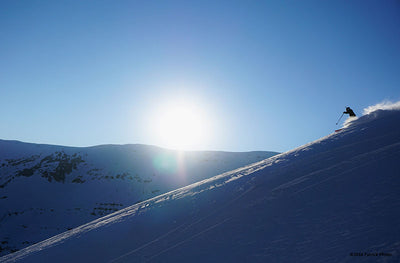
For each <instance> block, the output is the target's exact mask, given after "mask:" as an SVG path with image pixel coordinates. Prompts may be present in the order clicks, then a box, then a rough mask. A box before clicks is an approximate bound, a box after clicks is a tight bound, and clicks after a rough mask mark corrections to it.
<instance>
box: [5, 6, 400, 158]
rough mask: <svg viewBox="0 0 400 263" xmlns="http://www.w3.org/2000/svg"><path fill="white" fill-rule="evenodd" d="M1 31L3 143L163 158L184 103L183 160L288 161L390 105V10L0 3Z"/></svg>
mask: <svg viewBox="0 0 400 263" xmlns="http://www.w3.org/2000/svg"><path fill="white" fill-rule="evenodd" d="M0 32H1V34H0V91H1V96H0V112H1V114H0V138H1V139H15V140H22V141H27V142H36V143H49V144H61V145H71V146H89V145H97V144H109V143H115V144H126V143H143V144H153V145H160V146H166V145H165V142H162V141H160V138H158V137H157V136H156V135H155V134H154V132H153V130H154V129H155V125H153V122H154V121H155V118H156V117H154V116H155V115H154V112H155V110H154V109H157V108H159V107H160V105H164V104H168V103H170V104H171V103H172V104H173V103H174V101H182V100H185V101H188V103H190V104H195V105H196V107H197V108H199V109H201V111H203V112H204V114H205V115H204V116H207V117H206V121H205V123H204V125H203V129H204V130H206V131H207V132H208V137H207V139H205V140H203V141H201V142H199V144H197V145H196V147H193V149H199V150H225V151H251V150H273V151H286V150H290V149H292V148H294V147H296V146H300V145H302V144H305V143H307V142H310V141H313V140H315V139H318V138H320V137H322V136H325V135H327V134H329V133H331V132H332V131H333V130H335V129H336V128H337V126H336V125H335V123H336V121H337V119H338V118H339V116H340V114H341V113H342V111H343V110H344V107H345V106H347V105H349V106H351V107H352V108H353V109H354V110H355V112H356V114H361V113H362V110H363V108H365V107H367V106H369V105H372V104H375V103H378V102H381V101H383V100H392V101H397V100H399V99H400V93H399V90H400V89H399V83H400V48H399V47H400V4H399V2H398V1H364V0H363V1H1V2H0ZM177 98H178V99H177Z"/></svg>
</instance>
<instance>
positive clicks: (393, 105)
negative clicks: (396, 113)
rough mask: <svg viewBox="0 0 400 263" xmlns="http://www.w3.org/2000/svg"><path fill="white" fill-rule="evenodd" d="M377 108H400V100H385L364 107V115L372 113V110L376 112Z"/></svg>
mask: <svg viewBox="0 0 400 263" xmlns="http://www.w3.org/2000/svg"><path fill="white" fill-rule="evenodd" d="M376 110H400V101H398V102H391V101H383V102H381V103H378V104H375V105H372V106H369V107H367V108H365V109H364V112H363V115H367V114H370V113H371V112H374V111H376Z"/></svg>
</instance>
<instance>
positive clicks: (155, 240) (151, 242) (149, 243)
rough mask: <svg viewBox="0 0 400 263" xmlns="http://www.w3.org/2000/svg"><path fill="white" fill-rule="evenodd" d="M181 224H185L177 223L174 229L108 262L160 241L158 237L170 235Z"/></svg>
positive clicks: (110, 262)
mask: <svg viewBox="0 0 400 263" xmlns="http://www.w3.org/2000/svg"><path fill="white" fill-rule="evenodd" d="M183 225H185V224H182V225H179V226H177V227H175V228H174V229H172V230H170V231H168V232H167V233H165V234H164V235H162V236H159V237H157V238H156V239H153V240H152V241H150V242H148V243H146V244H144V245H142V246H140V247H138V248H135V249H134V250H131V251H129V252H128V253H126V254H123V255H121V256H119V257H117V258H114V259H112V260H110V261H109V263H112V262H116V261H118V260H120V259H122V258H124V257H126V256H129V255H131V254H133V253H135V252H137V251H139V250H141V249H143V248H145V247H147V246H149V245H151V244H153V243H155V242H157V241H160V239H163V238H164V237H166V236H168V235H170V234H171V233H173V232H175V231H176V230H178V229H179V228H181V227H182V226H183Z"/></svg>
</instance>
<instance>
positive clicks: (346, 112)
mask: <svg viewBox="0 0 400 263" xmlns="http://www.w3.org/2000/svg"><path fill="white" fill-rule="evenodd" d="M343 114H349V115H350V117H356V114H355V113H354V111H353V110H352V109H351V108H350V107H346V111H344V112H343Z"/></svg>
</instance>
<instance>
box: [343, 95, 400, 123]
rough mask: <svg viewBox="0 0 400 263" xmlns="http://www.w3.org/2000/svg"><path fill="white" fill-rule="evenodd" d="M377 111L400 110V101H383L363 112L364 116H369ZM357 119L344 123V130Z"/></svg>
mask: <svg viewBox="0 0 400 263" xmlns="http://www.w3.org/2000/svg"><path fill="white" fill-rule="evenodd" d="M377 110H400V101H397V102H391V101H383V102H380V103H378V104H375V105H372V106H368V107H367V108H365V109H364V110H363V114H362V116H365V115H368V114H370V113H372V112H375V111H377ZM357 119H358V117H351V118H347V119H346V120H345V121H344V123H343V128H347V127H349V126H350V125H351V124H352V123H353V122H354V121H355V120H357Z"/></svg>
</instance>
